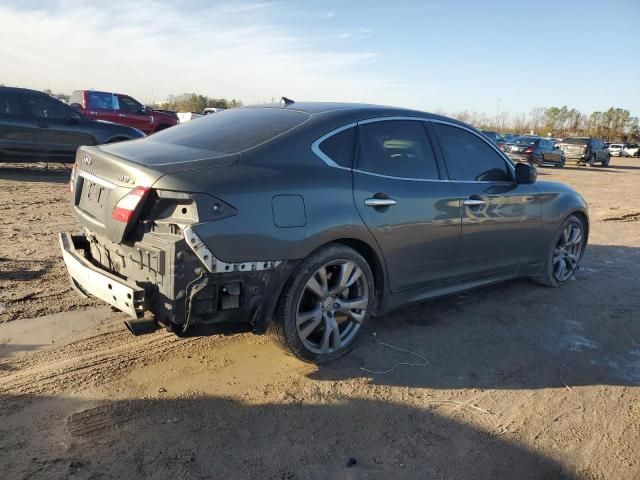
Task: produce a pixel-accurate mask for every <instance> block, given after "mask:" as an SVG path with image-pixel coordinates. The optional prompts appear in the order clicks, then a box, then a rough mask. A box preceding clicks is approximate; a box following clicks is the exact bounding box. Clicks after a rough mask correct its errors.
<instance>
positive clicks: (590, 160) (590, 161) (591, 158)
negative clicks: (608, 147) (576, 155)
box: [585, 153, 596, 167]
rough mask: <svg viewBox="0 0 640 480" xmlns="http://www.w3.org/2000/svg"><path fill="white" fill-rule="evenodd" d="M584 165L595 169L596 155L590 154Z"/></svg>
mask: <svg viewBox="0 0 640 480" xmlns="http://www.w3.org/2000/svg"><path fill="white" fill-rule="evenodd" d="M585 163H586V164H587V165H589V166H590V167H595V166H596V154H595V153H592V154H591V155H590V156H589V158H587V159H585Z"/></svg>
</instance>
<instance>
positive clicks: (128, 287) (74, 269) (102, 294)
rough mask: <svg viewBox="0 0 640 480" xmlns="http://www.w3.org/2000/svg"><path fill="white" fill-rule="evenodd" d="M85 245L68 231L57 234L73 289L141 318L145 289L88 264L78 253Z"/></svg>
mask: <svg viewBox="0 0 640 480" xmlns="http://www.w3.org/2000/svg"><path fill="white" fill-rule="evenodd" d="M86 242H87V240H86V237H85V236H72V235H71V234H70V233H68V232H60V248H61V249H62V257H63V258H64V263H65V265H66V266H67V270H68V272H69V276H70V277H71V284H72V285H73V287H74V288H75V289H76V290H78V291H79V292H80V293H81V294H83V295H85V296H86V295H92V296H94V297H97V298H99V299H101V300H104V301H105V302H107V303H108V304H109V305H112V306H114V307H116V308H117V309H118V310H121V311H123V312H125V313H127V314H129V315H130V316H132V317H134V318H137V317H140V316H141V315H142V314H143V313H144V312H143V304H144V289H142V288H140V287H138V286H137V285H134V284H130V283H128V282H126V281H124V280H122V279H121V278H118V277H116V276H115V275H113V274H111V273H109V272H107V271H105V270H102V269H100V268H98V267H96V266H95V265H93V264H92V263H91V262H89V260H87V259H86V258H85V256H84V255H83V254H82V251H81V249H82V248H83V245H84V244H86Z"/></svg>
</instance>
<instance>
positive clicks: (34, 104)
mask: <svg viewBox="0 0 640 480" xmlns="http://www.w3.org/2000/svg"><path fill="white" fill-rule="evenodd" d="M26 100H27V105H28V106H29V109H30V110H31V114H32V115H33V116H34V117H36V118H46V119H51V120H63V119H65V118H67V117H68V116H69V115H70V114H71V113H72V111H71V109H70V108H69V107H68V106H67V105H65V104H64V103H62V102H61V101H60V100H56V99H55V98H52V97H48V96H46V95H27V96H26Z"/></svg>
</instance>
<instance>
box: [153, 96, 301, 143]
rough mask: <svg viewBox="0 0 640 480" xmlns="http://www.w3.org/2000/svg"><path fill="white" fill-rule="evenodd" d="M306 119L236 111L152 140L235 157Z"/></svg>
mask: <svg viewBox="0 0 640 480" xmlns="http://www.w3.org/2000/svg"><path fill="white" fill-rule="evenodd" d="M307 118H309V115H308V114H306V113H303V112H298V111H295V110H284V109H281V108H264V107H253V108H252V107H246V108H233V109H230V110H225V111H223V112H219V113H216V114H215V115H205V116H204V117H201V118H199V119H198V120H197V121H193V122H187V123H184V124H180V125H177V126H175V127H171V128H168V129H166V130H162V131H161V132H158V133H154V134H153V135H152V136H151V137H149V140H150V141H156V142H166V143H174V144H178V145H185V146H188V147H195V148H202V149H206V150H211V151H212V152H218V153H226V154H234V153H240V152H242V151H244V150H247V149H249V148H252V147H255V146H256V145H260V144H261V143H264V142H266V141H268V140H271V139H273V138H274V137H277V136H278V135H281V134H283V133H285V132H287V131H289V130H291V129H292V128H295V127H297V126H298V125H300V124H301V123H302V122H304V121H305V120H306V119H307Z"/></svg>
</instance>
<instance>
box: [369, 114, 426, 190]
mask: <svg viewBox="0 0 640 480" xmlns="http://www.w3.org/2000/svg"><path fill="white" fill-rule="evenodd" d="M358 169H359V170H363V171H365V172H371V173H377V174H381V175H388V176H390V177H400V178H415V179H426V180H429V179H438V178H439V174H438V166H437V164H436V159H435V156H434V154H433V149H432V148H431V143H430V142H429V138H428V137H427V132H426V130H425V126H424V122H421V121H414V120H388V121H381V122H373V123H367V124H365V125H363V126H362V127H361V139H360V157H359V162H358Z"/></svg>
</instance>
